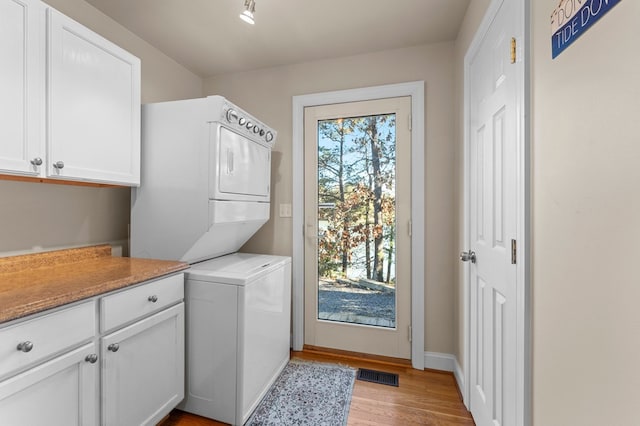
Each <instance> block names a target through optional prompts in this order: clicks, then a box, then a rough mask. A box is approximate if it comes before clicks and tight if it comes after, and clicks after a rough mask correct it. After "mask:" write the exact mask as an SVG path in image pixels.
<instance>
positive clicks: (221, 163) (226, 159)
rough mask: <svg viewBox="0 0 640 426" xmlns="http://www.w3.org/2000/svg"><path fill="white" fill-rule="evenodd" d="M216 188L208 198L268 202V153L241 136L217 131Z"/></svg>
mask: <svg viewBox="0 0 640 426" xmlns="http://www.w3.org/2000/svg"><path fill="white" fill-rule="evenodd" d="M219 129H220V130H219V133H218V137H219V143H218V167H217V170H218V173H217V175H218V176H217V177H218V179H217V185H216V182H212V183H213V186H214V187H215V188H216V191H215V194H211V195H212V198H214V199H219V200H253V201H265V202H268V201H269V188H270V177H271V150H270V149H269V148H267V147H265V146H262V145H260V144H259V143H256V142H254V141H252V140H250V139H248V138H246V137H244V136H241V135H238V134H237V133H234V132H233V131H231V130H229V129H227V128H225V127H222V126H221V127H220V128H219Z"/></svg>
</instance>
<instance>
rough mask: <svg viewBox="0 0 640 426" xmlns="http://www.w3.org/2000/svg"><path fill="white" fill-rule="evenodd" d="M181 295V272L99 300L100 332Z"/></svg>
mask: <svg viewBox="0 0 640 426" xmlns="http://www.w3.org/2000/svg"><path fill="white" fill-rule="evenodd" d="M183 298H184V274H178V275H172V276H170V277H166V278H162V279H159V280H157V281H152V282H150V283H147V284H143V285H140V286H137V287H133V288H128V289H126V290H123V291H120V292H118V293H115V294H112V295H110V296H105V297H103V298H102V299H100V315H101V318H100V331H101V332H102V333H104V332H106V331H109V330H112V329H114V328H116V327H119V326H121V325H123V324H126V323H129V322H131V321H134V320H136V319H138V318H142V317H143V316H146V315H148V314H150V313H152V312H156V311H159V310H160V309H163V308H165V307H167V306H170V305H172V304H175V303H177V302H179V301H181V300H182V299H183Z"/></svg>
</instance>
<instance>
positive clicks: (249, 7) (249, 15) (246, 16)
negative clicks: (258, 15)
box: [240, 0, 256, 25]
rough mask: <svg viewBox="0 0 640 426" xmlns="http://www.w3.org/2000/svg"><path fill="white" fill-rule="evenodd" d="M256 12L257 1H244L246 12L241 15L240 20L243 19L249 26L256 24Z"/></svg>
mask: <svg viewBox="0 0 640 426" xmlns="http://www.w3.org/2000/svg"><path fill="white" fill-rule="evenodd" d="M255 12H256V0H244V11H243V12H242V13H241V14H240V19H242V20H243V21H244V22H246V23H247V24H251V25H253V24H255V23H256V21H255V20H254V19H253V14H254V13H255Z"/></svg>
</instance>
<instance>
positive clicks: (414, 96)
mask: <svg viewBox="0 0 640 426" xmlns="http://www.w3.org/2000/svg"><path fill="white" fill-rule="evenodd" d="M401 96H411V114H412V116H413V117H415V119H414V120H413V123H412V128H411V220H412V234H413V235H416V236H417V238H412V239H411V324H412V331H411V362H412V365H413V368H416V369H419V370H423V369H424V258H425V257H424V254H425V244H424V165H425V156H424V154H425V144H424V142H425V138H424V81H413V82H408V83H400V84H390V85H384V86H375V87H365V88H360V89H350V90H339V91H335V92H324V93H315V94H309V95H300V96H294V97H293V150H292V155H293V212H292V213H293V265H292V266H293V292H292V298H293V339H292V347H293V349H294V350H297V351H299V350H302V347H303V345H304V147H303V144H304V108H305V107H307V106H317V105H329V104H335V103H344V102H357V101H368V100H372V99H382V98H396V97H401Z"/></svg>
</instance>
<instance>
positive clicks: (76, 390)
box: [0, 336, 100, 426]
mask: <svg viewBox="0 0 640 426" xmlns="http://www.w3.org/2000/svg"><path fill="white" fill-rule="evenodd" d="M52 338H54V337H53V336H52ZM99 365H100V364H99V362H98V356H97V352H96V345H95V343H91V344H89V345H85V346H83V347H81V348H78V349H76V350H73V351H71V352H68V353H66V354H64V355H60V356H58V357H56V358H54V359H52V360H51V361H48V362H45V363H43V364H40V365H38V366H36V367H33V368H31V369H29V370H27V371H25V372H23V373H21V374H18V375H16V376H13V377H10V378H8V379H6V380H4V381H2V382H0V424H2V425H7V426H9V425H11V426H20V425H29V426H39V425H43V426H44V425H46V426H74V425H78V426H86V425H97V424H98V417H99V415H98V374H99V367H98V366H99Z"/></svg>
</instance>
